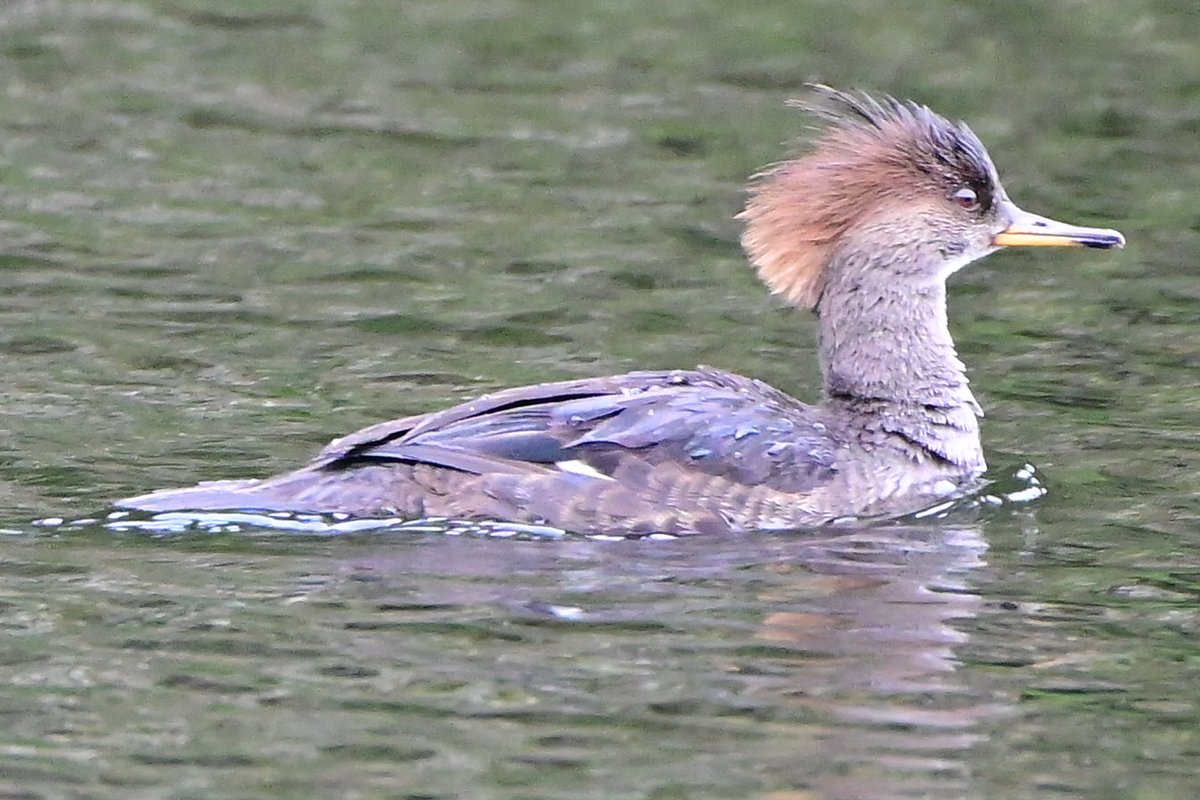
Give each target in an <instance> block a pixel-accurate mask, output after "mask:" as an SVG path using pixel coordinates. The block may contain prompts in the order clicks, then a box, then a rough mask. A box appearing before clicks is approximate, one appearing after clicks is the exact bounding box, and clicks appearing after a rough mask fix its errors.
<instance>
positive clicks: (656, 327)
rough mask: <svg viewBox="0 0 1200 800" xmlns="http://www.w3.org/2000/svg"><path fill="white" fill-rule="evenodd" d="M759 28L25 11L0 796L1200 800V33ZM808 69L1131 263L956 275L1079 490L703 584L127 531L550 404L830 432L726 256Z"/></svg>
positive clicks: (768, 308)
mask: <svg viewBox="0 0 1200 800" xmlns="http://www.w3.org/2000/svg"><path fill="white" fill-rule="evenodd" d="M743 6H744V7H739V6H737V5H736V4H730V3H713V2H705V1H704V0H694V1H693V2H683V0H663V1H662V2H658V3H654V4H650V3H645V2H634V1H633V0H626V1H624V2H621V1H619V0H595V1H594V2H574V1H567V0H564V2H559V3H550V2H541V3H538V2H517V1H516V0H487V1H486V2H484V1H480V2H471V1H469V0H436V1H435V0H430V1H429V2H404V3H385V2H374V3H372V2H365V1H364V2H353V1H352V0H310V1H309V2H294V0H236V1H233V0H229V1H227V2H207V1H206V0H170V1H168V0H144V1H143V2H133V1H132V0H131V1H129V2H121V1H120V0H111V1H108V2H83V1H82V0H79V1H78V2H71V1H70V0H61V1H59V2H55V1H53V0H23V1H22V0H14V1H13V2H9V3H5V4H3V5H2V6H0V130H2V133H3V135H2V137H0V234H2V242H0V278H2V280H3V291H2V292H0V319H2V320H3V328H2V329H0V399H2V402H0V415H2V418H0V437H2V442H3V454H2V455H0V501H2V502H0V528H2V530H3V534H2V535H0V798H4V799H5V800H42V799H43V798H45V799H47V800H49V799H50V798H122V799H125V798H137V799H140V798H147V799H149V798H172V799H176V798H178V799H179V800H185V799H187V800H190V799H192V798H197V799H199V798H205V799H207V798H262V797H272V798H310V797H323V798H324V797H328V798H346V799H347V800H349V799H350V798H406V799H407V800H418V799H420V800H426V799H432V798H438V799H441V798H484V797H488V798H491V797H511V798H521V799H522V800H526V799H530V800H532V799H533V798H537V799H538V800H543V799H545V800H549V799H550V798H554V799H556V800H557V799H559V798H561V799H563V800H567V799H570V800H576V799H578V798H599V797H603V798H645V799H646V800H677V799H679V800H682V799H683V798H688V799H690V798H741V797H755V798H764V799H765V800H825V799H826V798H829V799H830V800H849V799H851V798H854V799H857V798H925V797H930V798H933V797H936V798H1006V799H1007V798H1017V799H1021V798H1039V799H1041V798H1078V799H1079V800H1083V799H1084V798H1087V800H1096V799H1097V798H1099V799H1101V800H1103V799H1104V798H1156V799H1157V798H1194V797H1196V796H1197V795H1198V794H1200V776H1198V775H1197V772H1200V770H1198V769H1197V766H1196V765H1197V763H1200V645H1198V644H1197V641H1198V638H1197V635H1198V633H1200V611H1198V601H1200V501H1198V500H1197V489H1198V488H1200V487H1198V481H1197V457H1196V455H1197V451H1198V448H1197V444H1198V442H1200V434H1198V433H1197V430H1198V426H1197V419H1198V418H1200V413H1198V406H1197V401H1196V394H1197V388H1196V386H1197V381H1196V377H1195V376H1196V374H1197V369H1198V368H1200V336H1198V335H1197V329H1198V323H1200V280H1198V279H1197V275H1196V262H1197V255H1198V253H1200V216H1198V214H1197V210H1196V209H1197V204H1196V196H1197V186H1200V144H1198V143H1200V48H1197V47H1196V42H1197V41H1200V14H1197V13H1196V11H1195V4H1194V2H1193V0H1139V1H1138V2H1127V1H1126V2H1115V0H1114V1H1113V2H1089V3H1086V4H1084V3H1066V2H1064V3H1032V2H1012V3H1005V4H993V5H986V4H972V3H960V2H949V0H945V1H943V2H932V1H929V2H918V1H916V0H905V1H904V2H898V3H896V2H885V0H875V1H871V0H864V1H863V2H857V3H842V2H836V3H835V2H821V1H818V0H789V2H782V1H780V2H774V1H764V2H758V3H754V4H743ZM808 80H821V81H825V82H828V83H832V84H834V85H837V86H844V87H860V88H865V89H871V90H875V91H881V92H891V93H894V94H897V95H899V96H904V97H913V98H915V99H919V100H921V101H923V102H927V103H929V104H931V105H932V106H933V107H935V108H936V109H938V110H940V111H942V112H944V113H946V114H948V115H950V116H952V117H961V118H963V119H967V120H969V122H970V124H971V125H972V127H973V128H974V129H975V130H976V131H977V132H978V133H979V134H980V136H981V137H982V138H983V139H984V141H985V142H987V144H988V145H989V147H990V149H991V152H992V155H993V157H994V159H995V160H996V162H997V165H998V166H999V168H1000V171H1001V173H1002V175H1003V176H1004V178H1005V182H1006V185H1007V188H1008V189H1009V192H1010V193H1011V194H1012V195H1013V197H1014V199H1016V200H1017V202H1018V203H1020V204H1021V205H1023V206H1024V207H1026V208H1028V209H1029V210H1031V211H1036V212H1039V213H1043V214H1047V215H1049V216H1052V217H1055V218H1059V219H1064V220H1069V221H1072V222H1078V223H1082V224H1092V225H1103V226H1111V227H1115V228H1119V229H1121V230H1122V231H1123V232H1124V233H1125V234H1126V235H1127V237H1128V238H1129V242H1130V245H1129V247H1128V248H1127V249H1126V250H1124V251H1119V252H1111V253H1100V252H1092V251H1048V250H1042V251H1031V252H1005V253H1000V254H997V255H995V256H992V257H991V258H989V259H988V260H986V261H984V262H981V263H978V264H975V265H973V266H972V267H971V268H970V269H968V270H967V271H965V272H963V273H961V274H960V275H957V276H955V278H954V279H953V281H952V287H951V324H952V330H953V332H954V334H955V337H956V340H957V342H958V344H959V349H960V353H961V355H962V356H963V359H964V360H965V361H966V362H967V363H968V365H969V366H970V367H971V379H972V382H973V386H974V388H975V390H976V393H977V395H978V396H979V398H980V400H981V402H982V403H983V404H984V406H985V408H986V410H987V413H988V417H987V419H986V420H985V421H984V439H985V446H986V448H987V452H988V457H989V461H990V463H991V464H992V465H993V467H994V477H995V478H996V480H997V485H996V488H997V493H1003V492H1004V491H1020V489H1021V488H1022V487H1023V485H1025V484H1028V483H1029V481H1028V480H1023V479H1021V478H1018V477H1015V476H1016V474H1017V473H1018V472H1021V471H1022V469H1023V467H1024V465H1025V464H1032V465H1034V466H1035V467H1036V474H1037V477H1038V480H1039V481H1040V482H1041V484H1042V485H1044V486H1045V488H1046V490H1047V493H1046V495H1045V496H1044V497H1041V498H1039V499H1036V500H1033V501H1032V502H1003V503H1000V504H998V505H986V504H985V505H982V506H980V507H977V508H966V507H963V508H955V509H952V510H951V511H949V512H948V513H946V514H944V515H941V516H940V517H937V518H928V519H923V520H908V521H905V522H904V523H903V524H895V525H890V526H882V527H877V528H873V529H858V530H856V529H851V528H845V529H836V530H830V531H822V532H819V533H809V534H804V535H782V534H772V535H755V536H737V537H729V538H694V539H686V540H674V541H598V540H595V539H591V538H587V537H584V536H579V535H566V536H549V535H539V534H538V533H536V532H535V533H527V532H522V533H518V535H515V536H508V533H511V531H505V530H503V529H486V528H482V529H475V530H467V531H464V530H459V529H454V528H453V527H448V526H439V525H418V526H411V525H410V526H391V527H382V528H380V529H377V530H361V531H340V532H339V531H336V530H333V529H330V528H323V529H322V528H319V527H318V526H309V528H310V529H309V530H303V529H300V528H304V526H302V525H293V526H292V528H293V529H291V530H286V529H284V526H283V525H282V524H280V525H276V526H274V527H270V526H261V525H252V524H226V525H222V526H203V525H199V526H191V527H190V528H187V529H186V530H180V528H182V527H184V526H179V525H174V526H171V525H168V526H163V527H164V528H165V529H164V530H156V529H154V528H153V527H152V526H130V525H127V524H121V523H122V520H116V521H115V522H116V523H117V524H113V522H114V521H111V520H107V518H106V515H107V514H108V512H109V511H110V510H111V509H110V508H109V507H108V503H109V502H110V501H111V500H113V499H114V498H118V497H122V496H127V495H130V494H135V493H140V492H144V491H148V490H150V489H153V488H159V487H163V486H170V485H181V484H189V483H192V482H194V481H197V480H201V479H204V478H213V477H249V476H260V475H264V474H268V473H270V472H273V471H278V470H281V469H284V468H286V467H288V466H291V465H295V464H297V463H300V462H301V461H302V460H303V459H305V458H306V457H307V456H309V455H311V454H312V453H313V452H314V451H315V450H316V449H317V448H318V447H319V446H320V445H321V444H323V443H324V442H325V441H326V440H328V439H329V438H332V437H334V436H336V435H339V434H342V433H345V432H347V431H350V430H353V429H355V428H357V427H360V426H362V425H365V424H368V423H370V422H374V421H378V420H380V419H384V418H387V417H390V416H399V415H403V414H410V413H416V412H419V411H424V410H429V409H433V408H436V407H439V406H442V405H445V404H447V403H450V402H453V401H456V400H459V399H464V398H467V397H469V396H472V395H475V394H478V393H480V392H484V391H489V390H493V389H498V388H501V387H504V386H509V385H514V384H519V383H527V382H534V381H542V380H551V379H561V378H569V377H576V376H586V375H596V374H605V373H611V372H617V371H623V370H627V369H631V368H635V367H656V368H671V367H690V366H693V365H695V364H698V363H706V364H712V365H714V366H720V367H725V368H730V369H735V370H737V371H739V372H743V373H746V374H751V375H755V376H758V377H761V378H764V379H766V380H769V381H770V382H772V383H774V384H776V385H778V386H780V387H781V388H784V389H787V390H788V391H791V392H793V393H794V394H796V395H798V396H800V397H807V398H815V397H816V395H817V392H818V382H817V374H816V368H815V353H814V347H813V341H812V335H813V327H812V323H811V320H810V319H809V318H808V317H807V315H805V314H799V313H794V312H790V311H788V310H786V309H783V308H781V307H780V306H779V304H778V303H777V302H776V301H774V300H772V299H770V298H769V297H768V296H767V294H766V292H765V290H763V289H762V288H761V287H760V286H759V285H758V283H757V281H756V280H755V278H754V276H753V273H752V270H751V269H749V268H748V267H747V266H746V264H745V261H744V259H743V257H742V256H741V254H740V252H739V248H738V245H737V236H738V227H737V224H736V223H735V222H734V221H733V219H732V216H733V214H734V213H736V211H737V210H738V208H739V204H740V187H741V186H742V185H743V183H744V181H745V179H746V177H747V176H748V175H749V174H751V173H753V172H754V171H755V170H756V169H758V168H760V167H762V166H763V165H765V164H767V163H770V162H771V161H773V160H775V159H778V158H780V157H782V156H783V155H784V154H785V153H786V152H787V145H786V143H787V142H789V141H790V140H792V139H794V138H795V137H797V136H798V135H800V134H802V133H803V132H804V130H805V126H806V125H808V124H809V123H808V121H806V120H803V119H802V118H801V117H799V116H798V115H797V114H796V113H795V112H794V111H791V110H789V109H787V108H785V107H784V105H783V103H784V100H785V99H786V98H788V97H790V96H795V95H797V94H800V93H801V92H802V85H803V83H804V82H805V81H808ZM60 520H61V521H62V522H61V523H60V522H59V521H60ZM88 520H94V521H93V522H88Z"/></svg>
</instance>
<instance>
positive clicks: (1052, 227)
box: [992, 202, 1125, 250]
mask: <svg viewBox="0 0 1200 800" xmlns="http://www.w3.org/2000/svg"><path fill="white" fill-rule="evenodd" d="M1005 205H1006V206H1008V208H1007V209H1005V211H1007V212H1008V213H1007V216H1008V219H1009V224H1008V227H1007V228H1005V229H1004V230H1002V231H1000V232H999V233H997V234H996V235H995V236H993V237H992V244H994V245H995V246H996V247H1094V248H1097V249H1100V250H1108V249H1109V248H1113V247H1124V246H1125V237H1124V236H1122V235H1121V234H1120V232H1118V231H1114V230H1112V229H1111V228H1087V227H1084V226H1082V225H1068V224H1067V223H1065V222H1057V221H1055V220H1052V219H1048V218H1046V217H1041V216H1038V215H1037V214H1030V213H1029V212H1028V211H1022V210H1021V209H1020V208H1018V207H1017V206H1015V205H1013V204H1012V203H1011V202H1006V203H1005Z"/></svg>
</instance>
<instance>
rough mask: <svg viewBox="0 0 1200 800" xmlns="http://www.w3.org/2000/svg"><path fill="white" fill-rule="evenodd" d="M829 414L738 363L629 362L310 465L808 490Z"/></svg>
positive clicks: (820, 474)
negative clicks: (648, 365) (683, 474)
mask: <svg viewBox="0 0 1200 800" xmlns="http://www.w3.org/2000/svg"><path fill="white" fill-rule="evenodd" d="M822 416H823V415H821V414H820V412H819V411H818V410H817V409H814V408H812V407H811V406H807V405H804V404H802V403H799V402H798V401H796V400H794V399H792V398H791V397H789V396H787V395H786V394H784V393H782V392H780V391H778V390H777V389H774V388H773V387H771V386H769V385H767V384H765V383H762V382H761V381H756V380H753V379H750V378H744V377H742V376H740V375H735V374H733V373H728V372H723V371H720V370H712V369H703V368H701V369H697V370H689V371H669V372H665V371H664V372H632V373H628V374H625V375H616V376H612V377H607V378H592V379H584V380H578V381H564V382H561V383H551V384H540V385H537V386H528V387H521V388H517V389H508V390H505V391H501V392H497V393H494V394H490V395H485V396H483V397H481V398H479V399H477V400H473V401H470V402H467V403H463V404H461V405H458V406H454V407H452V408H449V409H446V410H445V411H441V412H436V413H433V414H427V415H423V416H417V417H408V418H406V419H402V420H393V421H391V422H385V423H381V424H379V425H374V426H371V427H369V428H364V429H363V430H361V431H358V432H356V433H352V434H350V435H348V436H345V437H342V438H341V439H337V440H335V441H333V442H331V443H330V444H329V445H328V446H327V447H326V448H325V449H324V450H323V451H322V452H321V453H320V455H319V456H318V458H317V461H316V462H315V463H314V464H313V465H312V466H314V467H318V468H324V469H332V470H342V469H352V468H354V467H355V466H356V465H362V464H364V463H379V462H389V461H390V462H403V463H410V464H417V463H420V464H428V465H431V466H437V467H442V468H446V469H452V470H457V471H461V472H466V473H472V474H479V475H482V474H487V473H489V472H496V473H511V474H521V473H525V472H528V473H536V474H542V473H545V471H546V470H547V469H558V470H560V471H564V470H565V471H571V470H575V472H576V474H578V475H580V476H585V477H586V476H589V475H590V476H592V477H596V478H600V479H604V478H607V479H611V480H621V478H622V476H623V475H626V474H629V473H631V472H638V471H644V470H645V468H646V467H651V468H652V467H655V466H659V465H665V464H670V465H673V466H674V467H676V468H678V469H681V470H683V471H694V472H697V473H700V474H704V475H710V476H714V477H720V478H724V479H726V480H729V481H731V482H734V483H740V484H746V485H763V486H768V487H770V488H772V489H776V490H778V491H783V492H804V491H807V490H810V489H812V488H815V487H816V486H818V485H820V484H822V483H824V482H826V481H828V480H829V479H830V478H831V477H832V475H833V471H834V457H835V450H836V443H835V440H834V438H833V436H832V435H831V432H830V430H829V427H828V424H827V423H826V422H825V421H824V420H823V419H822ZM634 465H636V467H637V468H636V469H631V468H632V467H633V466H634Z"/></svg>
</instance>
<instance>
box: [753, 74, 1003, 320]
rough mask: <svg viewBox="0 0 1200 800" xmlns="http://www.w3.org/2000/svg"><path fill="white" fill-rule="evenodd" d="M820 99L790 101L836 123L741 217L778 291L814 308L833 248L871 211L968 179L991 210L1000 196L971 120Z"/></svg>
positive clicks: (758, 190)
mask: <svg viewBox="0 0 1200 800" xmlns="http://www.w3.org/2000/svg"><path fill="white" fill-rule="evenodd" d="M810 88H811V89H812V90H813V92H814V94H816V95H817V96H818V98H819V99H820V100H823V101H825V102H824V103H821V102H812V101H809V100H792V101H790V102H789V105H791V106H793V107H794V108H799V109H801V110H802V111H805V112H807V113H810V114H812V115H814V116H816V117H817V118H819V119H821V120H823V121H824V122H826V123H828V126H827V127H826V128H825V129H824V130H823V132H822V133H821V135H820V136H819V137H818V138H817V140H816V142H815V143H814V146H813V148H812V150H811V151H810V152H809V153H808V154H807V155H804V156H801V157H800V158H797V159H793V160H789V161H783V162H780V163H778V164H775V165H773V166H771V167H768V168H767V169H766V170H764V171H762V172H761V173H759V174H757V175H755V176H754V178H753V180H752V182H751V185H750V188H749V199H748V201H747V203H746V207H745V209H744V210H743V211H742V212H741V213H740V214H738V219H740V220H743V221H744V222H745V223H746V227H745V229H744V231H743V233H742V246H743V247H744V248H745V250H746V253H747V255H748V256H749V258H750V260H751V262H752V263H753V264H754V266H755V267H756V269H757V270H758V275H759V277H760V278H761V279H762V281H763V282H764V283H765V284H766V285H767V286H768V288H770V290H771V291H772V292H773V293H775V294H778V295H781V296H782V297H783V298H784V299H785V300H787V301H788V302H789V303H791V304H793V305H795V306H798V307H801V308H814V307H815V306H816V305H817V302H818V301H819V300H820V298H821V293H822V291H823V290H824V288H825V280H826V267H827V265H828V263H829V261H830V259H831V257H832V256H833V250H834V246H835V244H836V243H837V241H838V240H839V239H840V238H841V237H843V236H844V235H845V234H846V232H847V231H848V230H850V229H852V228H853V227H854V226H855V225H856V224H858V223H859V222H860V221H861V220H863V219H864V218H867V217H870V218H874V219H877V218H878V216H879V214H880V212H881V209H886V207H887V206H889V205H893V206H895V207H896V208H897V209H900V210H903V209H904V207H905V204H906V203H908V202H910V201H913V200H916V199H918V198H919V197H921V196H922V195H926V194H928V193H929V192H930V191H931V190H933V191H941V192H945V193H947V194H949V193H951V192H953V191H955V190H956V189H958V188H961V187H963V186H967V187H970V188H971V189H972V190H974V191H975V193H976V195H977V196H978V198H979V201H980V203H981V205H983V206H984V207H990V206H991V203H992V202H993V200H994V199H995V198H996V197H998V196H1001V195H1002V193H1003V190H1002V189H1001V188H1000V184H999V181H998V179H997V177H996V170H995V167H994V166H993V165H992V162H991V159H990V158H989V157H988V154H987V150H986V149H985V148H984V146H983V143H982V142H980V141H979V138H978V137H977V136H976V135H975V134H974V132H972V131H971V129H970V128H969V127H967V125H966V124H965V123H962V122H957V123H956V122H951V121H949V120H947V119H946V118H945V117H942V116H941V115H939V114H937V113H935V112H934V111H932V110H930V109H929V108H928V107H927V106H923V105H919V104H917V103H912V102H909V103H902V102H900V101H898V100H895V99H894V98H892V97H887V96H885V97H884V98H883V99H882V100H876V99H874V98H872V97H871V96H869V95H866V94H860V95H854V94H849V93H846V92H841V91H838V90H836V89H831V88H829V87H828V86H821V85H813V86H811V87H810Z"/></svg>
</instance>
